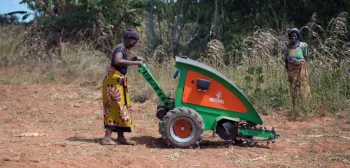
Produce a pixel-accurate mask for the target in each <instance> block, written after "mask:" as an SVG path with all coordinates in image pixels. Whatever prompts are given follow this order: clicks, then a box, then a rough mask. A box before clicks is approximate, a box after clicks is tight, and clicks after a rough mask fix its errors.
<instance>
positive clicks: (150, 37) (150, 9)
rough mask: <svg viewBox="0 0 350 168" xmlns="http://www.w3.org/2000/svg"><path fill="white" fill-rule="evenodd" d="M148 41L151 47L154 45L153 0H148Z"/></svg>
mask: <svg viewBox="0 0 350 168" xmlns="http://www.w3.org/2000/svg"><path fill="white" fill-rule="evenodd" d="M147 8H148V41H149V43H148V44H150V45H151V47H154V46H153V45H154V43H155V37H156V33H155V30H154V23H153V20H154V19H153V0H148V5H147Z"/></svg>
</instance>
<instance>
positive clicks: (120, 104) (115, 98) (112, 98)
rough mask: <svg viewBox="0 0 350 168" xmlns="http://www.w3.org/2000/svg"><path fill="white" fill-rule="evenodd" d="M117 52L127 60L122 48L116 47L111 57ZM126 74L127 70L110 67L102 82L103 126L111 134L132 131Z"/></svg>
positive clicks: (120, 46)
mask: <svg viewBox="0 0 350 168" xmlns="http://www.w3.org/2000/svg"><path fill="white" fill-rule="evenodd" d="M117 52H121V53H122V54H123V59H128V55H127V53H126V50H125V48H124V46H122V45H118V46H117V47H116V48H115V50H114V53H113V55H115V53H117ZM113 60H114V59H112V61H113ZM112 65H113V64H112ZM126 73H127V68H123V67H112V66H111V67H110V69H109V71H108V72H107V74H106V76H105V78H104V80H103V86H102V100H103V108H104V126H105V128H108V129H111V130H112V131H113V132H119V131H121V132H131V131H132V129H133V125H132V111H131V101H130V96H129V91H128V88H127V78H126Z"/></svg>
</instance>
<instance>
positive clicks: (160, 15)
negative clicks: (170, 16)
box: [156, 1, 163, 44]
mask: <svg viewBox="0 0 350 168" xmlns="http://www.w3.org/2000/svg"><path fill="white" fill-rule="evenodd" d="M159 3H161V2H159V1H158V2H157V3H156V4H157V13H158V28H159V41H160V43H161V44H162V43H163V33H162V25H161V23H162V20H163V19H162V14H161V9H160V5H159Z"/></svg>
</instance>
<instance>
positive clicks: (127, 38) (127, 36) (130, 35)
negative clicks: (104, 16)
mask: <svg viewBox="0 0 350 168" xmlns="http://www.w3.org/2000/svg"><path fill="white" fill-rule="evenodd" d="M123 39H124V45H125V47H126V48H127V49H129V48H132V47H134V46H135V45H136V43H137V42H138V41H139V34H138V33H137V31H136V30H134V29H132V28H128V30H127V31H126V32H125V33H124V36H123Z"/></svg>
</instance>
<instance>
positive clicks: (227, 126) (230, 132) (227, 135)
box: [216, 120, 238, 141]
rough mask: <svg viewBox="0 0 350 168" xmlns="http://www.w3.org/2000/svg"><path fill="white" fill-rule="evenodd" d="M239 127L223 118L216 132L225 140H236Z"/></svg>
mask: <svg viewBox="0 0 350 168" xmlns="http://www.w3.org/2000/svg"><path fill="white" fill-rule="evenodd" d="M237 132H238V127H237V124H236V123H234V122H232V121H227V120H221V121H219V123H218V125H217V127H216V133H217V134H218V135H219V137H220V138H221V139H223V140H226V141H228V140H234V139H236V137H237Z"/></svg>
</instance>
